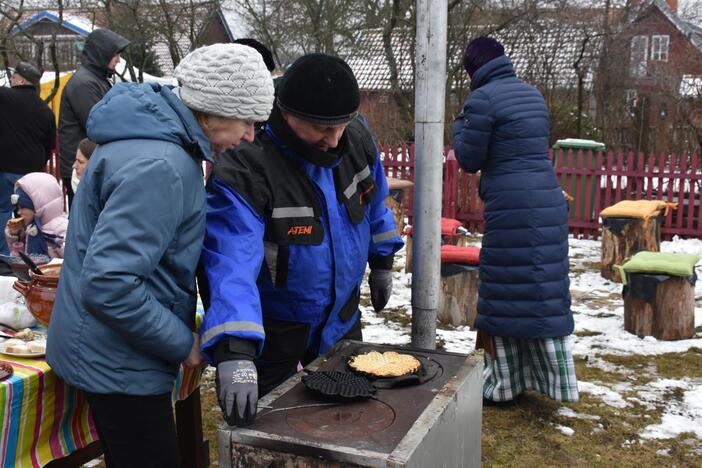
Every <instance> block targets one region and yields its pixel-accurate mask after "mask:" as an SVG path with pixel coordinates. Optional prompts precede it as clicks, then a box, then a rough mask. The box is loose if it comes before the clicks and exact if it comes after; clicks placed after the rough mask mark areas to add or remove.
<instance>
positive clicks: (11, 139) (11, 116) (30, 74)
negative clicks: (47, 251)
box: [0, 62, 56, 254]
mask: <svg viewBox="0 0 702 468" xmlns="http://www.w3.org/2000/svg"><path fill="white" fill-rule="evenodd" d="M40 79H41V72H40V71H39V69H37V67H35V66H34V65H32V64H31V63H28V62H19V63H18V64H17V67H16V68H15V70H14V73H13V74H12V76H11V77H10V85H11V86H12V87H10V88H8V87H4V86H2V87H0V142H1V143H2V144H1V145H0V225H2V226H4V225H5V223H6V222H7V220H8V219H9V218H10V216H12V204H11V203H10V195H11V194H12V193H13V192H14V188H15V187H14V186H15V182H17V180H18V179H19V178H20V177H22V176H23V175H25V174H28V173H30V172H41V171H43V170H44V166H45V165H46V161H47V160H48V159H49V155H50V154H51V148H53V146H54V143H55V141H56V121H55V118H54V114H53V113H52V112H51V109H49V106H48V105H47V104H46V103H45V102H44V101H43V100H42V99H41V98H40V97H39V92H38V87H39V80H40ZM0 253H2V254H7V253H8V249H7V246H6V245H5V242H4V240H0Z"/></svg>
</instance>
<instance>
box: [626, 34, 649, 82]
mask: <svg viewBox="0 0 702 468" xmlns="http://www.w3.org/2000/svg"><path fill="white" fill-rule="evenodd" d="M647 60H648V36H634V37H632V38H631V60H630V62H629V76H631V77H632V78H642V77H644V76H646V61H647Z"/></svg>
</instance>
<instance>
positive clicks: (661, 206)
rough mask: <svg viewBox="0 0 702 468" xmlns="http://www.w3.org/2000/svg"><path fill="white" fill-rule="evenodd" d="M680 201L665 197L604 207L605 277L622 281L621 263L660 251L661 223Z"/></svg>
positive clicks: (603, 251) (603, 268) (603, 263)
mask: <svg viewBox="0 0 702 468" xmlns="http://www.w3.org/2000/svg"><path fill="white" fill-rule="evenodd" d="M676 207H677V203H671V202H665V201H662V200H622V201H620V202H617V203H615V204H614V205H612V206H609V207H607V208H605V209H604V210H602V212H601V213H600V216H601V217H602V224H603V228H602V260H601V264H600V272H601V274H602V276H603V277H604V278H607V279H609V280H612V281H616V282H621V280H622V279H621V276H620V275H619V271H618V270H616V269H614V268H612V266H613V265H621V264H622V263H624V261H625V260H626V259H627V258H628V257H631V256H632V255H634V254H636V253H637V252H644V251H648V252H658V251H659V250H660V245H661V224H662V223H663V219H664V218H665V216H666V215H667V214H668V210H669V209H671V208H672V209H675V208H676Z"/></svg>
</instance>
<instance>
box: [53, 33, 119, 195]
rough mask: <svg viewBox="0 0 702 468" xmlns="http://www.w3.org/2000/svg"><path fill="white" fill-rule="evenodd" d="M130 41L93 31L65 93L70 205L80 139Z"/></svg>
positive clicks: (64, 155)
mask: <svg viewBox="0 0 702 468" xmlns="http://www.w3.org/2000/svg"><path fill="white" fill-rule="evenodd" d="M128 45H129V41H128V40H127V39H125V38H124V37H122V36H120V35H119V34H117V33H116V32H113V31H110V30H109V29H96V30H95V31H93V32H91V33H90V35H89V36H88V38H87V39H86V41H85V47H84V48H83V57H82V62H83V63H82V65H81V67H80V68H79V69H78V71H76V72H75V73H74V74H73V76H72V77H71V79H70V80H68V83H67V84H66V87H65V88H64V90H63V93H62V94H61V109H60V112H59V147H60V155H61V161H60V162H61V165H60V167H61V179H62V180H63V186H64V187H66V193H67V194H68V205H69V206H70V205H71V203H72V202H73V190H72V189H71V174H72V171H73V161H74V160H75V157H76V149H77V148H78V143H79V142H80V141H81V140H82V139H83V138H85V137H86V132H85V125H86V122H87V121H88V114H90V110H91V109H92V108H93V106H94V105H95V104H96V103H97V102H98V101H99V100H100V99H102V97H103V96H104V95H105V94H107V92H108V91H109V90H110V88H111V87H112V83H111V82H110V78H111V77H112V75H113V74H114V71H115V67H116V66H117V64H118V63H119V61H120V54H121V53H122V51H124V49H126V48H127V46H128Z"/></svg>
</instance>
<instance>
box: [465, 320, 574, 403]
mask: <svg viewBox="0 0 702 468" xmlns="http://www.w3.org/2000/svg"><path fill="white" fill-rule="evenodd" d="M478 334H481V332H480V331H479V332H478ZM480 338H481V339H479V340H478V341H479V342H486V341H488V340H489V341H492V342H491V343H490V346H481V347H484V348H485V349H486V352H485V358H484V359H485V369H484V370H483V396H484V397H485V398H487V399H488V400H492V401H497V402H500V401H510V400H513V399H514V398H515V397H516V396H517V395H519V394H520V393H522V392H524V391H525V390H535V391H537V392H541V393H543V394H546V395H548V396H549V397H550V398H552V399H554V400H556V401H578V381H577V379H576V377H575V364H574V363H573V352H572V349H571V343H570V336H562V337H559V338H540V339H530V338H508V337H500V336H494V337H489V336H488V337H485V336H483V337H480ZM490 339H491V340H490ZM493 346H494V347H493Z"/></svg>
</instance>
